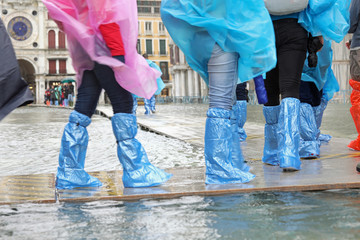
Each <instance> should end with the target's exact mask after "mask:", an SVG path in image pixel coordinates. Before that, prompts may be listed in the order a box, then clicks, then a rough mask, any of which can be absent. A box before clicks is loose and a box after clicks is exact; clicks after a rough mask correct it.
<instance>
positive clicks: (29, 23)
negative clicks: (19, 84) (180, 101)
mask: <svg viewBox="0 0 360 240" xmlns="http://www.w3.org/2000/svg"><path fill="white" fill-rule="evenodd" d="M160 4H161V1H160V0H156V1H138V5H139V6H138V10H139V22H138V24H139V39H138V45H137V48H138V52H139V53H140V54H144V53H147V54H148V55H149V59H151V60H152V61H154V62H155V63H156V64H158V65H159V66H160V68H161V70H162V72H163V75H162V79H163V81H164V82H165V84H166V87H165V89H164V90H163V91H162V95H163V96H169V95H171V94H172V83H171V75H170V73H169V66H170V56H169V35H168V33H167V31H166V30H165V27H164V24H163V23H162V21H161V18H160ZM0 11H1V19H2V20H3V22H4V25H5V26H6V28H7V30H8V33H9V35H10V36H11V40H12V42H13V46H14V49H15V52H16V56H17V59H18V62H19V65H20V70H21V74H22V76H23V77H24V79H25V80H26V81H27V82H28V83H29V87H30V89H31V90H32V91H33V93H34V97H35V99H36V103H39V104H41V103H43V101H44V93H45V89H46V88H48V87H50V86H51V85H57V84H59V83H60V81H61V80H62V79H65V78H74V79H75V77H76V76H75V75H76V73H75V71H74V69H73V67H72V62H71V58H70V56H69V52H68V50H67V46H66V36H65V34H64V33H62V32H61V31H60V30H59V29H58V27H57V25H56V23H55V22H54V21H52V20H51V19H50V18H49V16H48V12H47V9H46V7H45V6H44V4H43V3H42V1H41V0H1V6H0ZM99 101H100V103H104V102H106V97H105V94H104V93H102V96H101V97H100V100H99Z"/></svg>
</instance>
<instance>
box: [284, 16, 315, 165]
mask: <svg viewBox="0 0 360 240" xmlns="http://www.w3.org/2000/svg"><path fill="white" fill-rule="evenodd" d="M281 24H282V25H281V27H280V28H279V34H280V38H281V43H280V47H279V48H278V50H277V51H278V65H279V86H280V94H281V98H282V101H281V108H280V115H279V126H278V130H279V135H278V137H279V138H278V144H279V146H280V147H281V149H280V151H279V159H280V167H281V168H283V169H284V170H300V165H301V161H300V156H299V144H300V134H299V126H300V100H299V92H300V81H301V74H302V69H303V66H304V62H305V58H306V51H307V39H308V33H307V32H306V31H305V29H304V28H302V27H301V26H300V24H298V23H297V21H296V20H295V21H294V20H292V19H289V20H285V21H282V23H281Z"/></svg>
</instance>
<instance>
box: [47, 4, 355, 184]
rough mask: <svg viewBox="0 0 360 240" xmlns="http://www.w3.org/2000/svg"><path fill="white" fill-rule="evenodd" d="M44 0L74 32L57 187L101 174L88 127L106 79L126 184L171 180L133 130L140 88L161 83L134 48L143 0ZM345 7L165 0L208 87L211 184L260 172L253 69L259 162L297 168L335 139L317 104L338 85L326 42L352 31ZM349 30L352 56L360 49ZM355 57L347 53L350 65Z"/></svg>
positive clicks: (168, 21) (173, 30)
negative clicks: (257, 117)
mask: <svg viewBox="0 0 360 240" xmlns="http://www.w3.org/2000/svg"><path fill="white" fill-rule="evenodd" d="M43 2H44V4H45V5H46V7H47V9H48V11H49V16H51V18H52V19H53V20H54V21H55V22H56V23H57V24H58V27H59V28H60V30H62V31H64V32H65V33H66V35H67V39H68V43H69V44H68V46H69V51H70V54H71V56H72V63H73V66H74V69H75V70H76V72H77V86H78V93H77V101H76V104H75V107H74V111H73V112H71V114H70V117H69V122H68V123H67V124H66V126H65V129H64V133H63V137H62V139H61V147H60V154H59V166H58V171H57V175H56V187H57V188H59V189H72V188H75V187H98V186H101V185H102V183H101V182H100V180H99V179H97V178H95V177H94V176H91V175H89V174H88V173H87V172H86V171H85V170H84V165H85V156H86V149H87V145H88V139H89V137H88V133H87V130H86V127H87V126H88V125H89V124H90V123H91V117H92V115H93V114H94V112H95V109H96V106H97V103H98V99H99V96H100V93H101V91H102V90H103V89H104V90H105V91H106V93H107V94H108V96H109V99H110V101H111V104H112V108H113V113H114V115H113V117H112V119H111V122H112V129H113V133H114V135H115V139H116V145H117V154H118V158H119V161H120V163H121V165H122V167H123V184H124V187H151V186H157V185H160V184H162V183H164V182H166V181H168V180H169V179H170V178H171V176H172V175H171V174H169V173H167V172H165V171H164V170H161V169H159V168H157V167H155V166H154V165H153V164H151V163H150V161H149V159H148V157H147V154H146V152H145V150H144V148H143V147H142V145H141V143H140V142H139V141H138V140H137V139H136V138H135V137H136V134H137V124H136V115H135V114H133V111H134V108H133V107H134V98H133V96H139V97H142V98H144V99H151V98H152V97H153V96H154V94H156V92H158V91H159V90H160V91H161V88H162V87H163V86H160V85H159V83H158V82H157V79H159V77H160V75H161V72H160V71H159V70H158V69H156V67H154V66H152V65H151V61H146V59H145V58H144V57H143V56H141V55H139V54H138V53H137V51H136V43H137V32H138V31H137V30H135V29H138V19H137V6H136V1H128V0H117V1H112V0H103V1H98V0H78V1H74V0H62V1H58V0H43ZM354 6H356V7H357V9H359V1H358V0H353V1H352V5H351V8H352V9H354ZM349 8H350V0H310V1H308V0H294V1H287V0H267V1H263V0H248V1H223V0H212V1H194V0H182V1H172V0H163V1H162V3H161V9H160V12H161V18H162V20H163V22H164V24H165V26H166V28H167V30H168V32H169V34H170V36H171V38H172V39H173V40H174V42H175V44H176V45H177V46H178V47H179V48H180V49H181V50H182V52H183V53H184V54H185V56H186V61H187V63H188V64H189V65H190V67H191V68H192V69H194V70H195V71H197V72H198V73H199V74H200V75H201V77H202V79H203V80H204V81H205V82H206V84H208V86H209V109H208V111H207V119H206V124H205V139H204V141H205V150H204V154H205V165H206V173H205V176H206V178H205V183H206V184H226V183H246V182H249V181H252V180H253V179H254V178H255V175H254V174H253V173H251V168H250V167H249V166H248V165H247V163H246V162H245V161H244V157H243V154H242V150H241V146H240V141H244V140H245V139H246V133H245V131H244V129H243V126H244V123H245V121H246V93H245V94H244V91H245V86H246V84H242V85H241V83H245V82H247V81H250V80H252V79H254V81H255V82H256V85H257V87H258V89H257V93H259V94H260V95H258V99H261V102H260V101H259V102H260V103H262V104H264V106H263V113H264V117H265V121H266V124H265V143H264V148H263V157H262V161H263V162H264V163H265V164H268V165H272V166H274V167H280V168H281V169H282V170H283V171H284V172H293V171H299V170H301V165H302V162H301V158H317V157H319V156H320V153H319V149H320V144H321V141H322V140H323V141H326V140H324V139H327V141H328V140H329V137H326V136H324V135H321V134H320V130H319V127H320V125H321V119H322V115H323V112H324V110H325V108H326V104H327V102H328V101H329V100H330V99H331V98H332V96H333V94H334V92H336V91H337V88H338V85H337V81H336V79H335V77H334V74H333V72H332V70H331V61H332V50H331V42H332V41H335V42H341V41H342V40H343V38H344V36H345V35H346V34H347V33H348V30H349V25H350V24H349V23H350V16H349V15H350V12H349ZM354 19H355V20H356V21H357V22H356V23H354V25H353V27H352V31H353V32H354V33H357V29H358V27H359V26H358V21H359V20H358V19H359V13H357V15H356V17H354ZM354 36H355V37H353V42H352V43H351V50H352V52H351V54H350V55H351V56H352V58H353V59H357V58H356V55H357V51H358V49H357V48H358V45H357V43H358V39H357V37H356V36H357V35H356V34H354ZM357 63H359V61H357ZM354 66H355V65H354V64H353V63H351V67H352V68H353V70H354V69H355V67H354ZM354 71H356V72H354ZM354 71H352V76H353V78H354V79H353V82H350V83H351V84H352V87H353V89H354V94H353V96H352V103H353V105H354V106H353V108H352V110H351V113H352V115H353V117H354V120H355V121H358V122H359V117H358V115H359V110H358V105H356V104H357V102H355V100H356V101H357V100H358V98H357V97H356V96H358V95H357V94H358V86H357V85H358V79H357V74H356V73H357V71H358V67H357V68H356V69H355V70H354ZM70 86H71V85H70ZM260 89H261V90H260ZM359 89H360V88H359ZM258 90H259V91H258ZM72 95H73V92H71V94H70V88H69V86H67V84H64V85H62V86H61V85H60V86H57V87H55V86H52V88H51V89H48V90H47V101H49V103H50V104H52V105H65V106H66V105H67V104H68V101H67V100H69V96H71V97H72ZM71 97H70V98H71ZM355 105H356V106H355ZM150 111H151V110H150ZM154 111H155V109H154ZM239 128H240V130H239ZM359 136H360V134H359ZM359 142H360V141H359V140H355V141H354V142H352V143H351V145H352V148H353V149H355V150H356V149H357V148H356V147H357V146H358V144H359ZM284 174H287V173H284Z"/></svg>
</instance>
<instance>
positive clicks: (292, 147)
mask: <svg viewBox="0 0 360 240" xmlns="http://www.w3.org/2000/svg"><path fill="white" fill-rule="evenodd" d="M278 124H279V126H278V146H279V159H280V167H281V168H283V170H284V171H297V170H300V169H301V168H300V165H301V161H300V156H299V145H300V133H299V127H300V101H299V99H296V98H285V99H283V100H282V101H281V105H280V115H279V123H278Z"/></svg>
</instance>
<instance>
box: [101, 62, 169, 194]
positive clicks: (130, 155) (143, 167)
mask: <svg viewBox="0 0 360 240" xmlns="http://www.w3.org/2000/svg"><path fill="white" fill-rule="evenodd" d="M119 60H120V61H121V60H122V61H124V58H123V57H122V58H120V59H119ZM94 71H95V74H96V76H97V77H98V79H99V81H100V84H101V86H102V87H103V88H104V89H105V91H106V93H107V94H108V96H109V99H110V101H111V104H112V106H113V111H114V116H113V117H112V118H111V123H112V128H113V132H114V135H115V138H116V141H117V154H118V158H119V161H120V163H121V164H122V166H123V169H124V170H123V178H122V179H123V184H124V186H125V187H151V186H157V185H160V184H162V183H164V182H166V181H167V180H169V179H170V178H171V176H172V175H171V174H168V173H166V172H165V171H163V170H161V169H159V168H157V167H155V166H154V165H152V164H151V163H150V162H149V160H148V157H147V154H146V152H145V149H144V148H143V146H142V145H141V143H140V142H139V141H138V140H137V139H136V138H135V136H136V134H137V123H136V116H135V115H134V114H132V108H133V97H132V95H131V93H130V92H128V91H127V90H125V89H124V88H122V87H121V86H120V85H119V84H118V83H117V81H116V79H115V76H114V72H113V70H112V69H111V68H110V67H108V66H105V65H101V64H96V65H95V69H94Z"/></svg>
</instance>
